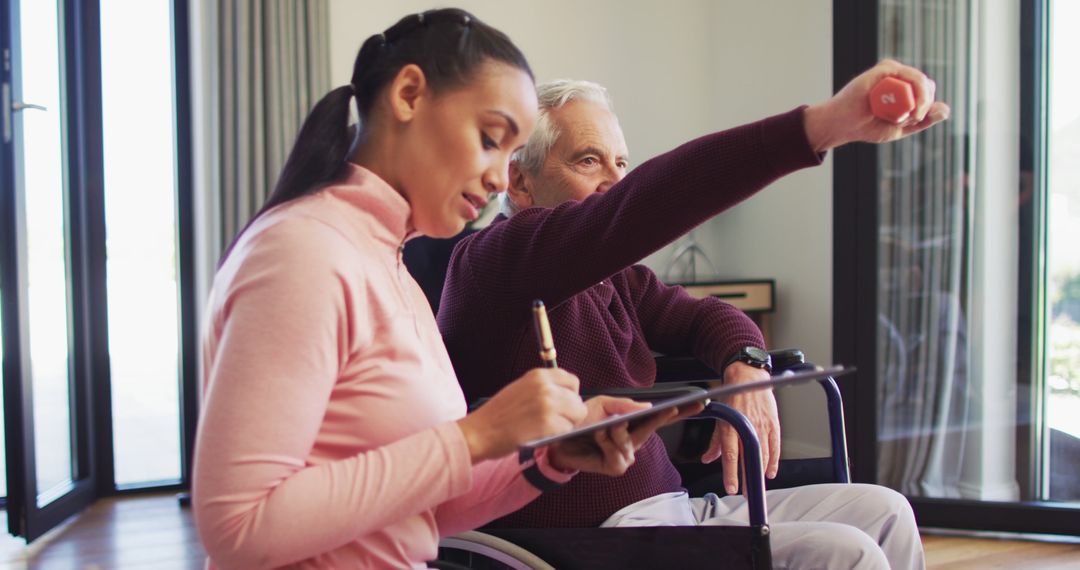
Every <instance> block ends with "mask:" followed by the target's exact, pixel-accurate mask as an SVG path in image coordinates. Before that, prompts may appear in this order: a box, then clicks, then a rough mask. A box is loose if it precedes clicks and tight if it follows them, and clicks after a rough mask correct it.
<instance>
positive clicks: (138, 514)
mask: <svg viewBox="0 0 1080 570" xmlns="http://www.w3.org/2000/svg"><path fill="white" fill-rule="evenodd" d="M0 519H2V520H0V522H2V524H3V528H5V529H6V528H7V520H6V514H3V513H0ZM923 544H924V545H925V547H926V561H927V567H928V568H930V569H931V570H991V569H997V568H1002V569H1010V570H1011V569H1023V570H1064V569H1077V570H1080V542H1076V541H1073V542H1037V541H1031V540H1000V539H986V538H965V537H955V536H936V535H931V534H926V535H925V536H924V537H923ZM202 567H203V549H202V546H200V545H199V541H198V537H197V536H196V534H195V527H194V525H193V524H192V522H191V512H190V511H189V510H187V509H184V508H181V507H180V506H179V505H178V504H177V501H176V498H175V497H174V496H173V495H148V496H139V497H128V498H124V499H105V500H102V501H99V502H98V503H96V504H95V505H94V506H93V507H91V508H90V509H89V510H88V511H87V512H85V513H83V514H82V515H81V516H79V517H77V518H76V519H74V520H72V521H68V522H67V523H65V524H64V525H61V526H60V527H58V528H56V529H54V530H53V531H51V532H50V533H48V534H47V535H45V536H44V537H42V538H41V539H38V540H37V541H35V542H34V543H33V544H31V545H29V546H27V545H25V544H23V542H22V541H21V540H18V539H15V538H12V537H8V536H5V537H3V538H0V568H11V569H20V570H21V569H41V570H53V569H61V568H62V569H65V570H68V569H85V570H91V569H93V570H104V569H110V570H111V569H114V568H117V569H124V570H126V569H129V568H131V569H136V570H141V569H151V568H153V569H162V570H172V569H177V570H187V569H192V570H194V569H197V568H202Z"/></svg>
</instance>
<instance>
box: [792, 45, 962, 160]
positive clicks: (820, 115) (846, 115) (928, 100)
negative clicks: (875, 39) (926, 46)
mask: <svg viewBox="0 0 1080 570" xmlns="http://www.w3.org/2000/svg"><path fill="white" fill-rule="evenodd" d="M886 77H896V78H898V79H902V80H904V81H906V82H908V83H910V84H911V87H912V91H913V93H914V95H915V110H914V111H912V112H911V114H910V115H908V116H907V117H906V118H905V119H903V120H902V121H901V122H899V123H890V122H887V121H884V120H882V119H879V118H877V117H875V116H874V114H873V113H872V112H871V111H870V90H871V89H872V88H873V87H874V86H875V85H877V83H878V81H881V80H882V79H884V78H886ZM936 89H937V86H936V85H935V84H934V81H933V80H932V79H930V78H929V77H927V76H926V75H925V74H924V73H923V72H921V71H919V70H918V69H915V68H914V67H910V66H907V65H904V64H902V63H900V62H898V61H895V60H891V59H886V60H883V61H881V62H880V63H878V64H877V65H875V66H874V67H872V68H870V69H868V70H866V71H864V72H863V73H862V74H860V75H859V76H858V77H856V78H855V79H852V80H851V81H850V82H849V83H848V84H847V85H845V86H844V88H843V89H841V90H840V92H839V93H837V94H836V95H833V97H832V98H831V99H829V100H828V101H825V102H824V103H819V104H817V105H811V106H810V107H808V108H807V109H806V112H805V114H804V122H805V126H806V136H807V139H808V140H809V141H810V145H811V146H812V147H813V148H814V150H817V151H818V152H824V151H826V150H829V149H831V148H835V147H838V146H841V145H844V144H847V143H849V142H870V143H883V142H889V141H894V140H897V139H902V138H904V137H906V136H909V135H912V134H915V133H917V132H919V131H922V130H925V129H927V128H929V127H931V126H933V125H934V124H937V123H939V122H941V121H944V120H945V119H948V118H949V112H950V111H949V106H948V105H946V104H945V103H942V102H940V101H935V100H934V97H935V91H936Z"/></svg>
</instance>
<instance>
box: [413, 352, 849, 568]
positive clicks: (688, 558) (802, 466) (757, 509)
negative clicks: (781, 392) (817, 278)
mask: <svg viewBox="0 0 1080 570" xmlns="http://www.w3.org/2000/svg"><path fill="white" fill-rule="evenodd" d="M770 354H771V355H772V357H773V362H774V371H775V372H783V371H785V370H792V371H799V370H806V369H809V368H813V365H812V364H808V363H806V362H805V359H804V356H803V353H802V352H801V351H798V350H784V351H774V352H771V353H770ZM657 370H658V372H657V383H658V385H657V386H656V387H654V388H649V389H622V390H609V391H605V392H604V393H605V394H610V395H617V396H624V397H630V398H634V399H638V400H650V399H663V398H668V397H671V396H674V395H677V394H678V393H680V392H685V391H687V390H702V389H703V388H701V387H698V386H695V383H697V382H699V381H702V380H704V379H707V378H716V377H717V375H716V373H715V372H714V371H712V370H711V369H709V368H707V367H705V366H704V365H703V364H701V363H700V362H698V361H697V360H696V359H693V358H684V357H659V358H658V359H657ZM669 383H671V384H675V385H670V384H669ZM818 383H819V385H820V386H821V387H822V388H823V389H824V391H825V396H826V405H827V408H828V419H829V432H830V444H831V455H830V456H829V457H825V458H813V459H783V460H781V461H780V469H779V472H778V473H777V477H776V478H775V479H773V480H771V481H770V482H769V485H768V486H766V482H765V477H764V473H763V471H762V467H761V464H760V462H756V461H749V462H746V463H745V479H744V480H743V482H742V484H743V485H744V486H745V487H746V494H747V500H748V507H749V516H748V519H749V520H748V521H747V525H746V526H697V527H674V526H667V527H626V528H529V529H504V528H498V529H495V528H492V529H480V530H478V531H470V532H465V533H461V534H458V535H454V536H452V537H447V538H444V539H443V540H442V541H441V542H440V544H439V558H438V559H437V560H435V561H432V562H429V566H430V567H432V568H444V569H454V570H459V569H466V568H468V569H474V570H483V569H506V568H509V569H522V570H529V569H531V570H546V569H551V568H558V569H559V570H564V569H565V570H575V569H581V570H586V569H588V570H593V569H607V568H612V569H614V568H680V569H695V568H715V567H716V565H717V561H723V564H724V568H732V569H748V570H751V569H752V570H760V569H766V568H771V567H772V554H771V550H770V544H769V523H768V517H767V512H766V505H765V491H766V490H767V489H774V488H786V487H794V486H798V485H806V484H811V483H848V482H850V472H849V468H848V461H847V443H846V439H845V428H844V416H843V403H842V400H841V397H840V390H839V388H838V387H837V385H836V381H835V380H834V379H833V378H825V379H822V380H819V381H818ZM717 420H722V421H726V422H728V423H729V424H731V425H732V427H734V428H735V431H736V433H737V434H738V436H739V440H740V442H741V443H742V446H743V450H744V453H745V455H746V456H747V457H758V456H760V453H761V445H760V443H759V441H758V438H757V434H756V433H755V431H754V428H753V426H752V425H751V424H750V422H749V420H747V419H746V417H745V416H743V415H742V414H741V413H740V412H738V411H737V410H735V409H734V408H731V407H730V406H727V405H725V404H722V403H719V402H712V403H710V404H709V405H708V406H707V407H706V409H705V410H704V411H702V412H701V413H700V414H698V415H697V416H695V417H694V418H690V419H688V420H686V421H683V422H680V423H679V424H676V425H674V426H669V427H668V428H664V429H665V430H670V429H671V428H676V430H675V433H674V434H668V433H665V434H662V437H664V439H665V443H666V444H667V445H668V451H669V454H670V455H671V456H672V461H673V463H675V466H676V467H677V468H678V469H679V471H680V473H681V474H682V475H683V485H684V486H685V487H686V488H687V490H688V491H689V492H690V495H691V496H700V495H701V494H703V493H705V492H709V491H715V490H717V489H723V484H722V475H721V473H720V471H719V467H718V466H717V465H716V464H712V465H704V464H702V463H701V462H700V461H699V458H700V457H701V454H702V453H703V452H704V451H705V449H706V447H707V446H708V444H709V441H710V437H711V435H712V432H713V426H714V423H715V421H717ZM703 548H707V549H708V556H702V555H701V552H702V549H703Z"/></svg>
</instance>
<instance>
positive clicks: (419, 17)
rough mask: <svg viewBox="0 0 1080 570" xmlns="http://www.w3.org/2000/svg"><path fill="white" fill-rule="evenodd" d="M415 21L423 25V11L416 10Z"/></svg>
mask: <svg viewBox="0 0 1080 570" xmlns="http://www.w3.org/2000/svg"><path fill="white" fill-rule="evenodd" d="M416 23H418V24H420V25H421V26H423V25H424V13H423V12H417V13H416Z"/></svg>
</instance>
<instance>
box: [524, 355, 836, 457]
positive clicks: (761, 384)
mask: <svg viewBox="0 0 1080 570" xmlns="http://www.w3.org/2000/svg"><path fill="white" fill-rule="evenodd" d="M854 371H855V368H854V367H852V366H847V367H845V366H839V365H836V366H830V367H828V368H824V369H821V370H807V371H803V372H794V373H791V372H785V373H783V374H778V375H776V376H773V377H772V378H770V379H768V380H760V381H758V382H747V383H745V384H734V385H730V386H718V387H716V388H712V389H709V390H705V391H704V392H699V393H695V394H686V395H682V396H675V397H673V398H669V399H667V400H661V401H659V402H653V405H652V407H650V408H645V409H643V410H636V411H633V412H628V413H625V414H616V415H614V416H608V417H606V418H604V419H602V420H600V421H598V422H594V423H591V424H589V425H587V426H581V427H578V428H575V429H572V430H570V431H568V432H563V433H560V434H558V435H552V436H548V437H543V438H540V439H534V440H532V441H527V442H525V443H523V444H522V445H521V447H522V448H528V449H536V448H538V447H544V446H545V445H550V444H552V443H555V442H557V441H563V440H565V439H572V438H576V437H581V436H583V435H586V434H590V433H593V432H595V431H597V430H601V429H604V428H607V427H611V426H614V425H618V424H621V423H623V422H635V421H640V420H643V419H645V418H647V417H649V416H652V415H654V414H657V413H659V412H661V411H664V410H668V409H671V408H677V407H679V406H685V405H687V404H692V403H694V402H701V401H704V402H705V403H706V404H708V401H709V400H714V399H716V398H720V397H722V396H729V395H731V394H737V393H739V392H750V391H753V390H764V389H766V388H775V387H778V386H787V385H789V384H800V383H803V382H810V381H812V380H821V379H823V378H828V377H835V376H842V375H844V374H849V373H851V372H854ZM719 380H720V379H719V378H717V381H719Z"/></svg>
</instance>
